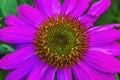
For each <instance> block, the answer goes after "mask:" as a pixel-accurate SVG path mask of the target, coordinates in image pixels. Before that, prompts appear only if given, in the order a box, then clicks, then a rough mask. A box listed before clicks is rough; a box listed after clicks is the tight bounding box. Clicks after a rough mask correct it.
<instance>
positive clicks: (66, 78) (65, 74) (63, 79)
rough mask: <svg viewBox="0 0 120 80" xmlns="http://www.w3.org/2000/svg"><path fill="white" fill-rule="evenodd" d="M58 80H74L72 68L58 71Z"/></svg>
mask: <svg viewBox="0 0 120 80" xmlns="http://www.w3.org/2000/svg"><path fill="white" fill-rule="evenodd" d="M57 80H72V71H71V68H68V67H67V68H64V69H59V70H58V71H57Z"/></svg>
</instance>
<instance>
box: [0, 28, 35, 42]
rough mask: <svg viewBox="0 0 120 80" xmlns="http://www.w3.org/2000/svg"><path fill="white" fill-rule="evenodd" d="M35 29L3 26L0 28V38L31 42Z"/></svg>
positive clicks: (6, 40) (8, 40) (9, 40)
mask: <svg viewBox="0 0 120 80" xmlns="http://www.w3.org/2000/svg"><path fill="white" fill-rule="evenodd" d="M34 33H35V30H34V29H32V28H27V27H22V28H21V27H17V26H15V27H13V26H9V27H4V28H2V29H0V40H3V41H5V42H10V43H28V42H33V38H34Z"/></svg>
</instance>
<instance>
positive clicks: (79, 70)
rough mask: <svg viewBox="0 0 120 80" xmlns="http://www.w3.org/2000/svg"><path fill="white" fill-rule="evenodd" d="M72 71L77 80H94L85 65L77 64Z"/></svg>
mask: <svg viewBox="0 0 120 80" xmlns="http://www.w3.org/2000/svg"><path fill="white" fill-rule="evenodd" d="M84 67H85V68H84ZM72 69H73V73H74V75H75V79H76V80H93V78H92V75H91V74H90V72H89V71H90V70H89V69H88V68H87V66H84V65H83V64H80V65H77V64H75V65H74V66H73V67H72Z"/></svg>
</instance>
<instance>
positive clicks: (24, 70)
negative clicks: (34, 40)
mask: <svg viewBox="0 0 120 80" xmlns="http://www.w3.org/2000/svg"><path fill="white" fill-rule="evenodd" d="M34 59H35V58H34ZM34 59H33V60H32V61H30V60H29V62H28V61H27V63H26V62H25V63H26V64H25V65H22V66H21V67H19V68H17V69H15V70H13V71H12V72H10V73H8V75H7V77H6V80H22V79H23V78H25V77H26V76H27V75H28V73H29V72H30V71H31V70H32V69H33V68H34V67H35V66H36V65H37V62H38V60H34Z"/></svg>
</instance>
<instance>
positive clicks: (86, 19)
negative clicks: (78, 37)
mask: <svg viewBox="0 0 120 80" xmlns="http://www.w3.org/2000/svg"><path fill="white" fill-rule="evenodd" d="M97 18H98V17H97V16H93V15H89V14H85V15H83V16H80V17H79V20H80V22H81V23H82V24H84V25H85V26H86V27H88V28H89V27H93V23H94V22H95V21H96V20H97Z"/></svg>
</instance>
